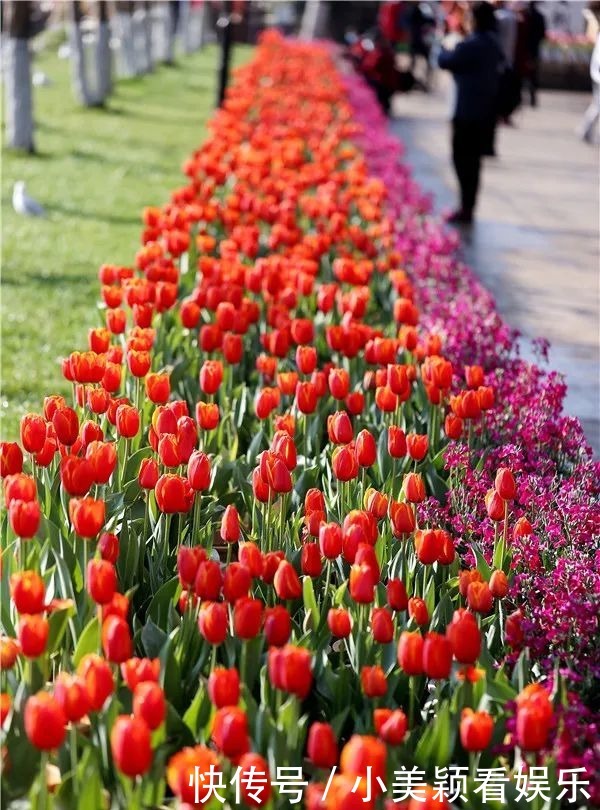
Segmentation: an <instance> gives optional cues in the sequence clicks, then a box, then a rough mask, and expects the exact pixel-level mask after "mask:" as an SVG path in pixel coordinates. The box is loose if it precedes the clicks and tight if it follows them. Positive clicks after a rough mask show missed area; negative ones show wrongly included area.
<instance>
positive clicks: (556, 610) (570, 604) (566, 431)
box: [346, 75, 600, 799]
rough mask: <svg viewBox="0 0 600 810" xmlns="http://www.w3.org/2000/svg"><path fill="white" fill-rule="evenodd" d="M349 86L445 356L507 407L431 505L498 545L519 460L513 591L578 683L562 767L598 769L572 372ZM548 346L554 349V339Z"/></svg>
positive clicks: (597, 518)
mask: <svg viewBox="0 0 600 810" xmlns="http://www.w3.org/2000/svg"><path fill="white" fill-rule="evenodd" d="M346 88H347V92H348V94H349V98H350V100H351V103H352V105H353V107H354V114H355V117H356V120H357V121H358V122H359V123H360V124H361V125H362V127H363V130H362V133H363V134H362V135H358V136H357V139H358V140H359V142H360V147H361V149H363V150H364V152H365V154H366V156H367V159H368V163H369V170H370V172H371V173H372V174H376V175H378V176H379V177H380V178H381V179H382V180H383V181H384V183H385V186H386V188H387V190H388V195H389V198H388V204H389V207H390V208H391V210H392V212H393V215H394V217H395V220H396V222H397V230H398V240H397V248H398V249H399V250H400V251H401V252H402V254H403V256H404V258H405V267H406V270H407V272H408V273H409V275H410V277H411V281H412V283H413V285H414V289H415V292H416V303H417V305H418V307H419V310H420V311H421V312H422V322H423V325H424V326H425V327H426V328H428V329H430V330H432V331H435V332H437V333H438V334H440V335H441V336H442V337H443V341H444V353H445V356H447V357H448V358H449V359H450V360H451V361H452V362H453V364H454V365H455V368H462V366H463V365H465V364H469V365H472V364H479V365H482V366H483V367H484V369H486V372H487V379H486V384H493V385H494V387H495V389H496V392H497V393H496V397H497V403H498V407H496V408H495V409H494V410H493V411H491V412H490V413H489V416H488V421H487V423H486V424H485V426H484V428H483V430H485V448H486V449H485V451H483V452H480V453H479V455H477V454H472V453H471V454H470V453H469V451H468V448H467V446H466V445H465V444H463V443H451V444H450V446H449V448H448V450H447V452H446V457H445V463H446V467H447V469H450V470H451V471H452V472H453V475H452V476H451V479H450V480H451V490H450V492H449V493H448V498H447V505H444V504H440V503H439V502H437V501H435V500H434V499H430V500H429V502H428V504H427V506H426V508H427V511H428V516H429V517H431V518H432V519H434V522H435V524H436V525H446V527H447V528H448V529H450V530H451V531H452V532H453V533H454V534H455V536H459V537H463V538H469V539H470V540H475V541H477V542H478V544H479V545H480V547H481V548H482V549H483V551H484V553H487V554H489V552H490V551H491V549H492V547H493V541H494V529H493V524H492V523H491V521H490V520H489V518H488V516H487V513H486V510H485V508H484V496H485V493H486V491H487V490H488V489H489V488H490V487H491V486H492V485H493V480H494V473H495V471H496V470H497V469H498V467H499V466H506V467H509V468H510V469H511V470H512V471H513V472H514V473H515V474H518V476H517V477H518V481H519V490H518V495H517V500H516V502H515V514H514V518H515V519H516V518H518V517H520V516H526V517H528V519H529V520H530V521H531V523H532V525H533V534H532V535H530V536H525V537H515V538H514V539H513V546H512V553H513V568H514V572H515V576H514V578H513V585H512V592H511V597H512V601H513V604H514V606H515V607H517V606H518V607H520V608H521V609H522V610H523V613H524V615H525V619H524V623H523V630H524V633H525V644H526V645H527V646H528V647H529V650H530V655H531V658H532V661H535V662H536V664H537V665H538V666H539V667H541V669H542V671H545V672H546V674H547V677H548V679H549V680H551V679H552V677H553V667H554V666H555V664H556V662H557V661H558V665H559V667H560V671H561V673H562V674H564V675H566V676H567V678H568V680H569V682H570V684H571V685H572V688H573V690H574V691H573V693H570V694H569V700H568V701H565V708H564V722H563V723H562V725H561V728H560V731H558V732H557V736H556V741H555V753H556V755H557V757H558V761H559V763H560V765H561V766H562V767H577V765H581V764H583V765H585V766H586V767H587V768H588V770H589V771H591V772H596V773H598V772H600V747H599V746H598V743H597V740H598V724H599V721H600V713H599V712H598V706H597V697H596V705H594V696H593V685H594V680H595V679H596V678H597V677H599V676H600V643H599V642H598V613H599V607H600V551H599V543H598V527H599V526H600V504H599V499H598V495H599V493H600V465H598V464H597V463H595V462H594V461H593V458H592V452H591V449H590V447H589V445H588V443H587V441H586V439H585V436H584V434H583V430H582V428H581V425H580V423H579V421H578V420H577V419H574V418H572V417H569V416H566V415H564V414H563V400H564V396H565V392H566V386H565V383H564V380H563V379H562V378H561V376H560V375H558V374H556V373H554V372H548V371H546V370H543V369H542V368H540V367H539V366H538V365H536V364H533V363H529V362H526V361H525V360H523V359H522V358H520V357H519V351H518V343H517V337H518V335H517V333H516V332H515V331H514V330H513V329H511V328H510V326H509V325H508V324H507V323H506V322H505V321H504V320H503V319H502V317H501V316H500V315H499V313H498V312H497V310H496V306H495V302H494V299H493V297H492V296H491V295H490V293H489V292H488V291H487V290H486V289H485V288H484V287H483V286H482V284H481V283H480V282H479V281H478V280H477V278H476V276H475V274H474V273H473V271H472V270H470V269H469V268H468V267H466V266H465V265H464V264H463V263H461V262H460V261H459V260H458V259H457V248H458V247H459V237H458V234H457V233H456V232H455V231H453V230H450V229H449V228H447V227H446V226H445V225H444V224H443V223H442V222H441V220H440V219H438V218H436V217H435V216H433V215H432V213H431V211H432V205H431V199H430V197H428V196H427V195H426V194H424V193H423V191H422V190H421V189H420V188H419V186H418V185H417V184H416V183H415V181H414V180H413V179H412V177H411V174H410V169H409V168H408V166H407V164H406V163H405V162H403V161H402V156H403V147H402V145H401V143H400V142H399V141H398V140H397V138H396V137H395V136H393V135H392V134H391V133H390V132H389V131H388V128H387V121H386V119H385V118H384V116H383V114H382V113H381V111H380V109H379V106H378V105H377V103H376V102H375V100H374V98H373V95H372V93H371V91H370V90H369V89H368V87H366V85H365V84H364V83H363V82H362V80H361V79H360V78H358V77H357V76H354V75H348V76H347V77H346ZM367 133H368V136H367ZM538 348H539V354H540V355H541V356H542V357H544V355H545V354H546V351H547V347H546V346H545V345H544V342H543V341H542V342H540V344H539V347H538ZM450 504H452V507H450ZM457 504H460V505H462V506H461V508H457ZM470 554H471V552H470V551H469V550H468V547H467V546H466V545H465V562H472V559H471V560H470V559H469V556H470ZM596 798H597V799H598V798H600V796H599V797H596Z"/></svg>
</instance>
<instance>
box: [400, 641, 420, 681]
mask: <svg viewBox="0 0 600 810" xmlns="http://www.w3.org/2000/svg"><path fill="white" fill-rule="evenodd" d="M423 646H424V642H423V636H421V634H420V633H409V632H408V631H407V630H405V631H404V632H403V633H402V634H401V635H400V641H399V643H398V664H399V665H400V667H401V669H403V670H404V672H406V674H407V675H422V674H423Z"/></svg>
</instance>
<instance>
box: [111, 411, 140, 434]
mask: <svg viewBox="0 0 600 810" xmlns="http://www.w3.org/2000/svg"><path fill="white" fill-rule="evenodd" d="M115 424H116V428H117V433H118V435H119V436H122V437H123V438H125V439H132V438H133V437H134V436H137V434H138V432H139V429H140V414H139V411H138V409H137V408H134V407H133V405H119V407H118V408H117V413H116V422H115Z"/></svg>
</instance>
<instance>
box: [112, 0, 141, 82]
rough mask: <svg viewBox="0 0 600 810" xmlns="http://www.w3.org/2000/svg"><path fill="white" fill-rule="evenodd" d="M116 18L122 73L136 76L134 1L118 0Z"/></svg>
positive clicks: (128, 76)
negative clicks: (124, 0) (132, 16)
mask: <svg viewBox="0 0 600 810" xmlns="http://www.w3.org/2000/svg"><path fill="white" fill-rule="evenodd" d="M115 11H116V20H117V23H118V30H119V40H120V42H121V46H120V56H121V60H120V61H121V73H122V75H123V76H125V77H126V78H131V76H136V75H137V73H138V70H137V64H136V58H135V43H134V38H133V24H132V19H131V14H132V11H133V3H131V2H123V1H122V0H117V1H116V2H115Z"/></svg>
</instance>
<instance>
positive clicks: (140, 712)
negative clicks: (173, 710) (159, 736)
mask: <svg viewBox="0 0 600 810" xmlns="http://www.w3.org/2000/svg"><path fill="white" fill-rule="evenodd" d="M166 714H167V703H166V700H165V695H164V692H163V690H162V688H161V687H160V686H159V685H158V684H157V683H156V682H154V681H143V682H142V683H139V684H138V685H137V686H136V687H135V691H134V693H133V716H134V717H139V718H140V720H143V721H144V722H145V723H146V725H147V726H148V728H149V729H150V730H151V731H154V730H155V729H157V728H158V727H159V726H160V725H162V723H163V721H164V719H165V717H166Z"/></svg>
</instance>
